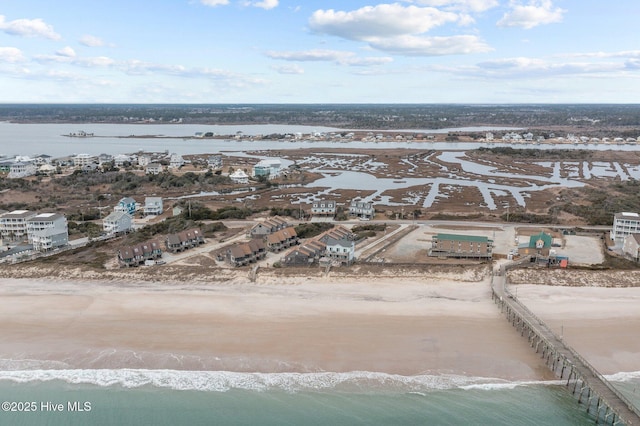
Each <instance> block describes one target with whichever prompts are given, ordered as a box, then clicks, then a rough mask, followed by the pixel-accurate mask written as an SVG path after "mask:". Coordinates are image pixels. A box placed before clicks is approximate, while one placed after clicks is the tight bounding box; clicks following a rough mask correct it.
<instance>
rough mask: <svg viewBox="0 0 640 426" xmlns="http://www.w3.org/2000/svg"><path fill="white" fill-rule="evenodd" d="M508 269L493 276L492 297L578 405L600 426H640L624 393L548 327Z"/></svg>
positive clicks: (501, 269) (638, 414) (638, 415)
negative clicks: (517, 291) (511, 281)
mask: <svg viewBox="0 0 640 426" xmlns="http://www.w3.org/2000/svg"><path fill="white" fill-rule="evenodd" d="M505 270H506V268H504V267H501V268H500V269H499V270H498V271H497V273H494V275H493V277H492V285H491V287H492V297H493V299H494V301H495V302H496V303H497V304H499V305H500V309H501V312H503V313H506V317H507V320H509V321H510V322H511V324H512V325H513V326H514V327H515V328H516V330H518V331H519V332H520V334H521V336H523V337H526V338H527V340H528V341H529V344H530V345H531V347H532V348H534V349H535V350H536V353H541V354H542V357H543V358H544V359H545V362H546V364H547V366H548V367H549V368H550V369H551V370H552V371H553V372H554V373H555V374H556V375H558V376H559V377H560V379H561V380H562V379H566V380H567V384H566V385H567V387H571V386H572V387H573V389H572V392H573V394H574V395H577V397H578V402H579V403H582V404H584V405H586V407H587V412H589V413H591V414H593V415H594V416H595V417H596V423H597V424H598V423H603V424H611V425H628V426H631V425H640V412H639V411H638V409H637V408H636V407H634V406H633V404H632V403H631V402H630V401H629V400H628V399H627V398H626V397H625V396H624V395H622V393H620V391H618V390H617V389H615V388H614V387H613V385H611V384H610V383H609V382H608V381H607V379H605V378H604V377H603V376H602V374H600V373H598V371H596V369H595V368H594V367H593V366H592V365H591V364H589V363H588V362H587V361H586V360H585V359H584V358H583V357H582V356H580V354H578V353H577V352H576V351H575V350H574V349H572V348H571V347H569V346H568V345H567V344H566V343H565V342H564V341H563V339H562V336H558V335H557V334H556V333H554V332H553V331H552V330H551V329H550V328H549V327H548V326H547V324H546V323H545V322H544V321H542V320H541V319H540V318H538V317H537V316H536V315H535V314H533V313H532V312H531V311H530V310H529V309H528V308H527V307H526V306H525V305H524V304H522V303H521V302H520V301H519V300H518V299H517V297H514V295H513V294H512V293H511V292H510V291H509V289H508V286H507V278H506V273H505Z"/></svg>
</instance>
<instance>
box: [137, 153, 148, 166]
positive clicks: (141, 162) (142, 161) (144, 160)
mask: <svg viewBox="0 0 640 426" xmlns="http://www.w3.org/2000/svg"><path fill="white" fill-rule="evenodd" d="M149 164H151V156H150V155H139V156H138V166H140V167H146V166H148V165H149Z"/></svg>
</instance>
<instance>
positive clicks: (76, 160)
mask: <svg viewBox="0 0 640 426" xmlns="http://www.w3.org/2000/svg"><path fill="white" fill-rule="evenodd" d="M97 161H98V159H97V157H96V156H95V155H91V154H78V155H76V156H75V157H73V165H74V166H76V167H83V166H87V165H89V164H93V163H95V162H97Z"/></svg>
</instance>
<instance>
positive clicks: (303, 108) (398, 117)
mask: <svg viewBox="0 0 640 426" xmlns="http://www.w3.org/2000/svg"><path fill="white" fill-rule="evenodd" d="M0 120H2V121H15V122H49V123H56V122H64V123H91V122H97V123H136V122H153V123H156V124H161V123H172V122H173V123H175V122H180V123H192V124H227V125H241V124H285V125H286V124H291V125H310V126H311V125H314V126H315V125H323V126H329V127H337V128H349V129H380V130H385V129H389V130H390V129H441V128H449V127H469V126H487V125H492V126H496V125H497V126H505V127H523V128H540V127H544V126H555V127H557V126H571V127H580V128H581V129H589V130H593V129H601V128H607V127H612V126H615V127H617V128H620V127H626V126H640V105H568V104H567V105H555V104H554V105H437V104H424V105H419V104H307V105H304V104H215V105H211V104H207V105H172V104H156V105H153V104H149V105H139V104H135V105H127V104H95V105H94V104H78V105H73V104H70V105H67V104H64V105H56V104H3V105H0Z"/></svg>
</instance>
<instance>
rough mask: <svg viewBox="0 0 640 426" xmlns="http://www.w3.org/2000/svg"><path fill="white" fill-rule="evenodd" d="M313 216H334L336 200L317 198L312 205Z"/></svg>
mask: <svg viewBox="0 0 640 426" xmlns="http://www.w3.org/2000/svg"><path fill="white" fill-rule="evenodd" d="M311 215H312V216H325V217H334V216H335V215H336V202H335V201H334V200H317V201H314V202H313V204H312V205H311Z"/></svg>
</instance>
